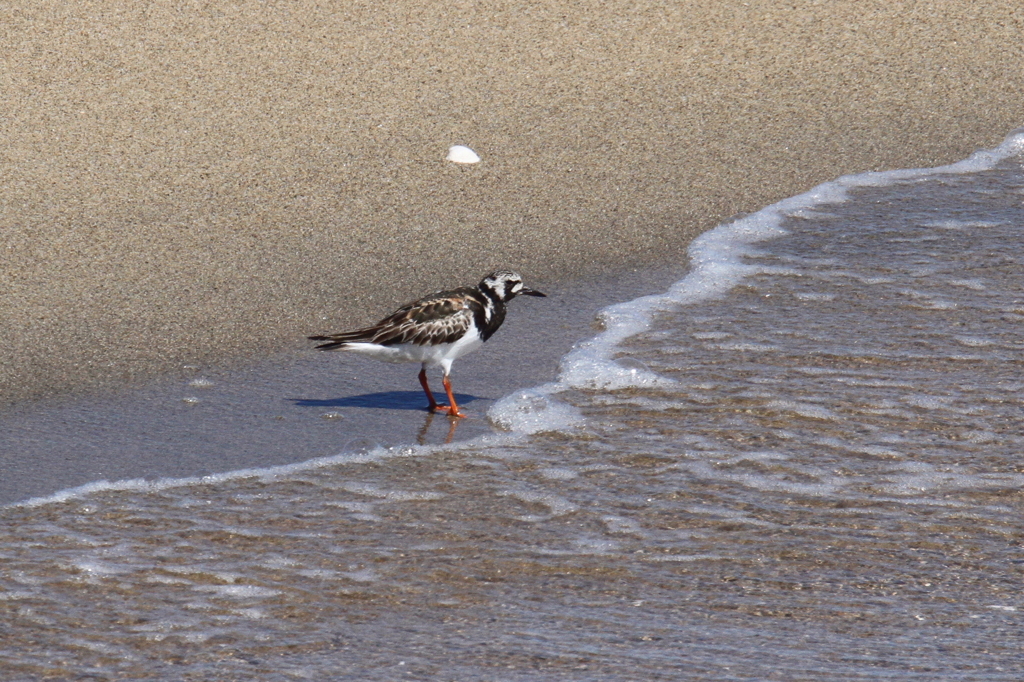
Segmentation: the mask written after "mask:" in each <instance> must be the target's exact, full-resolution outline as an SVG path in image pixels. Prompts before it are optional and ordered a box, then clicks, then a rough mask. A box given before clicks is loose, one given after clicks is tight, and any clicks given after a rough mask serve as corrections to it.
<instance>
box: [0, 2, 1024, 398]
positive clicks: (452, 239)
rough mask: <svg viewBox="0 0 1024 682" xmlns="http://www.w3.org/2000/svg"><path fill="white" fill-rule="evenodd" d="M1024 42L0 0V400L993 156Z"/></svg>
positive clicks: (669, 16)
mask: <svg viewBox="0 0 1024 682" xmlns="http://www.w3.org/2000/svg"><path fill="white" fill-rule="evenodd" d="M1022 35H1024V5H1021V4H1020V3H1017V2H1005V1H1004V2H986V1H968V0H961V1H959V2H952V1H942V0H936V1H934V2H930V3H922V2H910V1H905V0H885V1H884V2H880V1H869V0H851V1H845V2H840V1H828V2H806V3H804V2H801V3H792V2H787V3H783V2H757V1H756V0H751V1H750V2H732V1H723V0H699V1H687V2H644V1H642V0H641V1H625V0H624V1H622V2H603V1H601V0H578V1H568V2H501V1H497V2H458V1H456V2H450V1H449V2H443V3H441V2H438V3H422V2H408V1H404V0H397V1H395V2H389V3H381V2H378V1H377V0H374V1H372V2H366V1H352V0H346V1H345V2H310V1H305V0H290V1H288V2H248V1H245V0H241V1H238V2H227V1H226V0H225V1H213V2H192V3H181V2H176V1H175V2H172V1H170V0H157V1H155V2H127V1H126V0H98V1H96V2H89V3H65V2H54V1H41V0H31V1H28V0H15V1H13V2H8V3H4V7H3V8H2V9H0V41H2V45H3V46H4V47H3V52H2V58H0V112H2V114H0V135H2V141H0V221H2V222H0V259H2V263H0V287H2V288H0V291H2V294H0V315H2V318H3V339H2V342H0V393H2V395H3V396H4V399H5V400H8V401H12V400H22V399H26V398H32V397H40V396H46V395H51V396H52V395H56V394H58V393H60V392H66V391H70V390H74V389H78V388H82V387H95V386H104V385H105V386H119V385H124V384H129V383H136V382H138V381H140V380H144V379H146V378H148V377H152V376H154V375H155V374H156V373H160V372H165V371H168V370H171V369H173V368H175V367H180V366H181V365H182V364H185V363H193V362H200V361H201V362H211V361H214V362H218V361H224V362H227V361H229V360H231V359H233V358H238V357H241V356H246V355H251V354H261V353H266V352H269V351H273V350H274V349H280V348H285V347H288V346H290V345H293V344H294V345H296V346H298V345H299V344H301V343H302V338H303V337H304V336H305V335H306V334H309V333H318V332H325V331H337V330H338V329H340V328H343V327H347V326H351V325H356V324H361V323H364V322H368V321H372V320H373V319H375V318H377V317H379V315H380V314H381V313H383V312H386V311H387V309H388V308H389V306H391V305H393V304H396V303H400V302H403V301H405V300H408V299H409V298H411V297H414V296H416V295H418V294H421V293H424V292H425V291H427V290H430V289H433V288H435V287H442V286H448V285H455V284H462V283H468V282H473V281H476V279H477V278H478V277H479V276H480V275H481V274H483V273H484V272H485V271H487V270H488V269H491V268H494V267H496V266H502V267H515V268H517V269H519V270H521V271H522V272H523V273H524V274H525V275H526V277H527V281H528V282H529V283H532V284H536V285H537V286H539V287H547V288H551V287H555V288H557V285H558V282H559V281H567V280H571V279H573V278H585V277H594V276H600V274H601V273H604V272H609V271H614V270H616V269H621V268H626V267H636V266H644V265H648V264H654V263H659V262H664V261H666V260H676V261H679V260H680V259H682V258H684V254H685V248H686V246H687V242H688V240H689V239H690V238H692V237H693V236H694V235H696V234H698V233H699V232H701V231H703V230H706V229H708V228H710V227H712V226H714V225H715V224H716V223H718V222H719V221H721V220H722V219H723V218H726V217H728V216H730V215H733V214H735V213H737V212H744V211H753V210H756V209H758V208H760V207H762V206H764V205H766V204H769V203H772V202H774V201H776V200H778V199H780V198H782V197H785V196H789V195H792V194H795V193H797V192H800V191H802V190H804V189H807V188H808V187H810V186H813V185H815V184H817V183H819V182H822V181H825V180H829V179H832V178H834V177H836V176H838V175H841V174H844V173H851V172H857V171H863V170H867V169H884V168H894V167H909V166H932V165H937V164H941V163H947V162H950V161H954V160H957V159H960V158H963V157H965V156H966V155H968V154H969V153H970V152H972V151H974V150H975V149H977V148H979V147H988V146H993V145H995V144H997V143H998V142H999V141H1000V140H1001V139H1002V137H1003V136H1004V135H1005V134H1006V133H1007V132H1009V131H1010V130H1012V129H1013V128H1015V127H1017V126H1019V125H1021V124H1022V123H1024V98H1022V96H1021V93H1022V92H1024V52H1022V45H1024V43H1022V41H1021V36H1022ZM452 144H466V145H469V146H471V147H472V148H473V149H475V150H476V151H477V152H478V153H479V154H480V155H481V156H482V157H483V162H482V163H480V164H477V165H474V166H457V165H454V164H451V163H448V162H446V161H445V160H444V157H445V153H446V151H447V148H448V146H449V145H452Z"/></svg>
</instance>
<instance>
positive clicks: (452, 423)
mask: <svg viewBox="0 0 1024 682" xmlns="http://www.w3.org/2000/svg"><path fill="white" fill-rule="evenodd" d="M435 417H436V418H437V419H441V420H444V421H447V422H448V424H449V426H448V435H447V436H445V439H444V444H445V445H448V444H449V443H451V442H452V439H453V438H455V429H456V428H458V426H459V417H452V416H449V415H446V414H445V415H438V414H435V413H433V412H428V413H427V418H426V419H425V420H424V422H423V427H422V428H421V429H420V431H419V433H418V434H416V443H417V444H418V445H426V444H427V434H428V433H430V425H431V424H433V423H434V418H435Z"/></svg>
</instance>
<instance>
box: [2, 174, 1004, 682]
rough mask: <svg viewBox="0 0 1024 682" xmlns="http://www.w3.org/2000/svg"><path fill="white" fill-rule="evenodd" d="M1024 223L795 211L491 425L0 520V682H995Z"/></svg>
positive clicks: (981, 187) (952, 203)
mask: <svg viewBox="0 0 1024 682" xmlns="http://www.w3.org/2000/svg"><path fill="white" fill-rule="evenodd" d="M1022 204H1024V172H1022V168H1021V159H1020V158H1019V157H1016V156H1009V157H1008V158H1006V159H1004V160H1002V161H1001V162H999V163H997V164H996V165H995V166H994V167H992V168H989V169H987V170H982V171H978V172H969V173H966V172H962V173H936V174H933V175H920V176H911V177H908V178H905V179H895V180H892V181H887V182H880V183H878V186H873V187H868V186H862V187H859V188H855V189H850V190H849V192H848V194H847V197H846V199H845V201H836V202H835V203H827V204H826V203H817V204H815V205H813V206H807V207H804V208H802V209H799V210H789V211H787V212H786V217H784V218H783V219H782V221H781V224H780V225H779V227H780V228H781V229H780V230H779V231H778V236H776V237H775V238H774V239H770V240H767V241H761V242H759V243H757V244H756V246H753V247H750V246H748V247H747V249H746V251H745V255H744V257H743V258H742V268H743V272H744V273H745V276H744V277H743V278H742V280H737V281H738V282H739V283H738V284H737V285H735V286H730V287H725V288H724V289H722V290H721V291H720V292H718V293H713V294H710V295H707V296H701V297H695V298H694V300H693V301H692V302H686V303H677V304H674V305H661V306H659V312H657V314H655V315H654V316H653V318H652V319H650V320H649V321H648V322H647V323H646V324H645V325H643V327H644V330H643V331H641V332H640V333H637V334H634V335H632V336H630V337H629V338H626V339H625V340H623V341H622V342H621V343H619V344H618V345H617V346H616V349H615V359H616V360H617V367H619V368H620V369H622V370H624V371H625V372H626V375H629V374H630V373H632V375H633V376H634V377H639V379H640V380H637V381H635V382H632V383H631V382H630V381H628V380H623V381H618V380H616V381H605V382H604V383H602V382H600V381H598V382H588V381H570V380H565V379H564V378H563V380H562V381H561V382H560V383H555V384H551V385H549V386H547V387H542V390H537V391H534V392H525V393H523V394H522V395H521V396H519V397H513V398H512V399H511V400H510V401H509V402H510V404H511V405H512V407H511V408H509V406H508V404H502V402H499V404H498V405H496V406H495V408H492V413H493V416H494V419H495V421H497V422H501V423H508V421H507V418H508V414H509V412H512V413H515V412H516V411H518V413H519V416H520V417H522V414H523V413H530V412H531V410H532V411H534V412H536V414H537V415H546V417H544V418H543V419H540V418H539V421H537V422H535V423H533V427H530V428H522V429H520V430H519V432H518V433H512V434H501V433H497V434H494V435H489V436H482V437H480V438H478V439H476V440H473V441H470V442H468V443H462V444H457V445H454V446H432V447H427V448H424V447H415V446H410V447H395V448H390V449H386V450H384V449H380V448H376V449H374V448H370V449H367V450H365V451H364V450H360V449H359V448H358V447H353V448H352V449H350V451H349V452H347V453H344V454H342V455H340V456H338V457H335V458H328V459H324V460H320V461H316V462H310V463H308V464H305V465H300V466H292V467H281V468H277V469H260V470H253V471H249V472H236V473H234V474H231V475H225V476H221V477H212V478H210V479H206V480H196V481H177V482H175V481H156V482H154V483H151V484H139V485H135V486H124V489H116V488H111V489H106V490H104V489H99V490H97V491H96V492H92V493H88V494H76V495H71V496H66V497H56V498H54V499H53V500H51V501H39V502H38V503H33V504H31V505H29V506H15V507H9V508H6V509H3V510H0V515H2V518H3V524H2V526H0V614H2V616H0V631H2V632H3V640H4V641H3V644H0V670H3V671H4V672H5V674H4V676H3V678H4V679H5V680H35V679H133V680H143V679H181V680H207V679H231V680H249V679H251V680H293V679H352V680H394V679H422V680H438V679H443V680H538V679H543V680H557V679H574V680H575V679H585V680H625V679H637V680H640V679H643V680H678V679H714V680H775V679H777V680H823V679H835V680H879V679H900V680H908V679H915V680H916V679H919V680H1019V679H1022V676H1024V649H1022V647H1024V626H1022V614H1024V599H1022V597H1021V589H1022V579H1024V552H1022V548H1021V542H1022V538H1024V534H1022V527H1024V526H1022V521H1021V519H1022V518H1024V493H1022V487H1024V458H1022V450H1024V435H1022V434H1024V428H1022V427H1021V424H1022V421H1024V419H1022V418H1024V375H1022V373H1021V366H1022V365H1021V360H1022V358H1024V255H1022V254H1024V234H1022V226H1024V205H1022ZM638 305H639V304H638ZM565 364H566V373H567V374H568V373H569V365H570V364H571V363H570V362H568V360H567V362H566V363H565ZM513 416H515V415H513ZM527 417H529V414H527ZM521 421H522V420H521ZM528 421H529V420H528V419H526V422H528ZM526 422H523V423H526Z"/></svg>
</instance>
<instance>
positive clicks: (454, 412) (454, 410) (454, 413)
mask: <svg viewBox="0 0 1024 682" xmlns="http://www.w3.org/2000/svg"><path fill="white" fill-rule="evenodd" d="M441 383H443V384H444V390H445V393H447V394H448V403H449V404H450V405H451V407H449V408H448V415H449V416H451V417H465V416H466V413H465V412H460V411H459V406H458V405H456V404H455V394H454V393H452V382H450V381H448V375H447V374H445V375H444V376H443V377H441ZM438 407H445V406H444V405H438Z"/></svg>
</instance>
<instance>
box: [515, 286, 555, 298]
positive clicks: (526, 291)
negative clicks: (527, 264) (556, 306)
mask: <svg viewBox="0 0 1024 682" xmlns="http://www.w3.org/2000/svg"><path fill="white" fill-rule="evenodd" d="M519 293H520V294H525V295H527V296H540V297H542V298H547V297H548V295H547V294H542V293H540V292H539V291H534V290H533V289H527V288H526V287H523V288H522V289H520V290H519Z"/></svg>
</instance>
